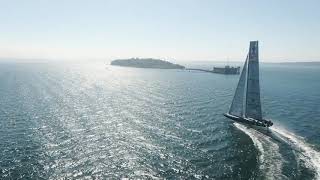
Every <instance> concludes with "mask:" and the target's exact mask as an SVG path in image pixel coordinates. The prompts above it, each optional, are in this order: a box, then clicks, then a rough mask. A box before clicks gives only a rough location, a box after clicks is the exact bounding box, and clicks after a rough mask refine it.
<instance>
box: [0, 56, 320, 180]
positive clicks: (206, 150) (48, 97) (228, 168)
mask: <svg viewBox="0 0 320 180" xmlns="http://www.w3.org/2000/svg"><path fill="white" fill-rule="evenodd" d="M260 68H261V69H260V70H261V95H262V97H261V99H262V108H263V113H264V116H265V117H266V118H269V119H272V120H273V121H274V123H275V124H274V126H273V127H272V128H271V129H270V131H269V132H265V131H258V130H255V129H252V128H249V127H247V126H244V125H241V124H238V123H234V122H233V121H232V120H229V119H227V118H225V117H224V116H223V115H222V114H223V113H224V112H227V111H228V108H229V106H230V103H231V100H232V98H233V94H234V91H235V88H236V84H237V82H238V78H239V75H220V74H211V73H202V72H194V71H193V72H192V71H183V70H160V69H139V68H123V67H113V66H109V65H105V64H104V63H70V64H59V63H4V62H3V63H0V179H121V178H124V179H125V178H128V179H139V178H140V179H303V180H307V179H320V66H317V65H290V64H262V65H261V67H260Z"/></svg>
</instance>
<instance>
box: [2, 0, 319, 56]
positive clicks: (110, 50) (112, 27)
mask: <svg viewBox="0 0 320 180" xmlns="http://www.w3.org/2000/svg"><path fill="white" fill-rule="evenodd" d="M0 22H1V23H0V35H1V37H0V57H15V58H50V59H88V58H101V59H103V58H105V59H113V58H127V57H154V58H169V59H175V60H212V61H215V60H219V61H221V60H226V59H227V58H229V59H230V60H243V59H244V58H245V55H246V51H247V50H248V45H249V41H250V40H259V41H260V56H261V59H263V60H264V61H319V60H320V1H319V0H314V1H308V0H307V1H302V0H299V1H295V0H265V1H258V0H252V1H247V0H243V1H231V0H230V1H228V0H221V1H216V0H126V1H125V0H114V1H113V0H112V1H111V0H50V1H49V0H0Z"/></svg>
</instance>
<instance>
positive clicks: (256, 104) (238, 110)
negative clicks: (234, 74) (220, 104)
mask: <svg viewBox="0 0 320 180" xmlns="http://www.w3.org/2000/svg"><path fill="white" fill-rule="evenodd" d="M224 116H225V117H227V118H230V119H232V120H234V121H237V122H241V123H246V124H250V125H255V126H263V127H270V126H272V125H273V122H272V121H270V120H266V119H263V118H262V113H261V100H260V85H259V51H258V41H251V42H250V47H249V54H248V55H247V59H246V62H245V63H244V66H243V69H242V72H241V75H240V79H239V82H238V86H237V89H236V92H235V94H234V97H233V100H232V104H231V106H230V109H229V112H228V113H225V114H224Z"/></svg>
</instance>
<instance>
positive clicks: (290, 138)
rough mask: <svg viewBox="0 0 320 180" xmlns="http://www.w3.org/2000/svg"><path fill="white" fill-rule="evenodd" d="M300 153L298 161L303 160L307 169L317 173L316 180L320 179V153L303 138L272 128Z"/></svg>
mask: <svg viewBox="0 0 320 180" xmlns="http://www.w3.org/2000/svg"><path fill="white" fill-rule="evenodd" d="M270 129H271V130H272V131H273V132H274V133H277V134H278V135H279V136H280V138H282V139H283V140H285V141H286V142H287V143H288V144H290V145H291V146H292V147H293V148H294V149H295V150H297V152H298V158H299V159H298V160H302V161H303V162H304V164H305V165H306V166H307V168H311V169H313V170H314V171H315V178H316V179H320V152H319V151H317V150H315V149H314V148H313V147H312V145H310V144H308V143H307V142H305V140H304V139H303V137H300V136H297V135H295V134H293V133H292V132H289V131H287V130H285V129H282V128H279V127H272V128H270Z"/></svg>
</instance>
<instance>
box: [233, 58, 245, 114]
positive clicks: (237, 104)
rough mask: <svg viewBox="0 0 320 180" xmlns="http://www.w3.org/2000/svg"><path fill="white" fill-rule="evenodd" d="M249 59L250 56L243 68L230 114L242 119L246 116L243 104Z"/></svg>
mask: <svg viewBox="0 0 320 180" xmlns="http://www.w3.org/2000/svg"><path fill="white" fill-rule="evenodd" d="M248 58H249V56H247V59H246V62H245V63H244V66H243V68H242V72H241V75H240V79H239V82H238V86H237V89H236V92H235V94H234V97H233V100H232V104H231V106H230V110H229V113H230V114H232V115H236V116H240V117H242V116H243V115H244V109H243V102H244V90H245V85H246V78H247V63H248Z"/></svg>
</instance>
